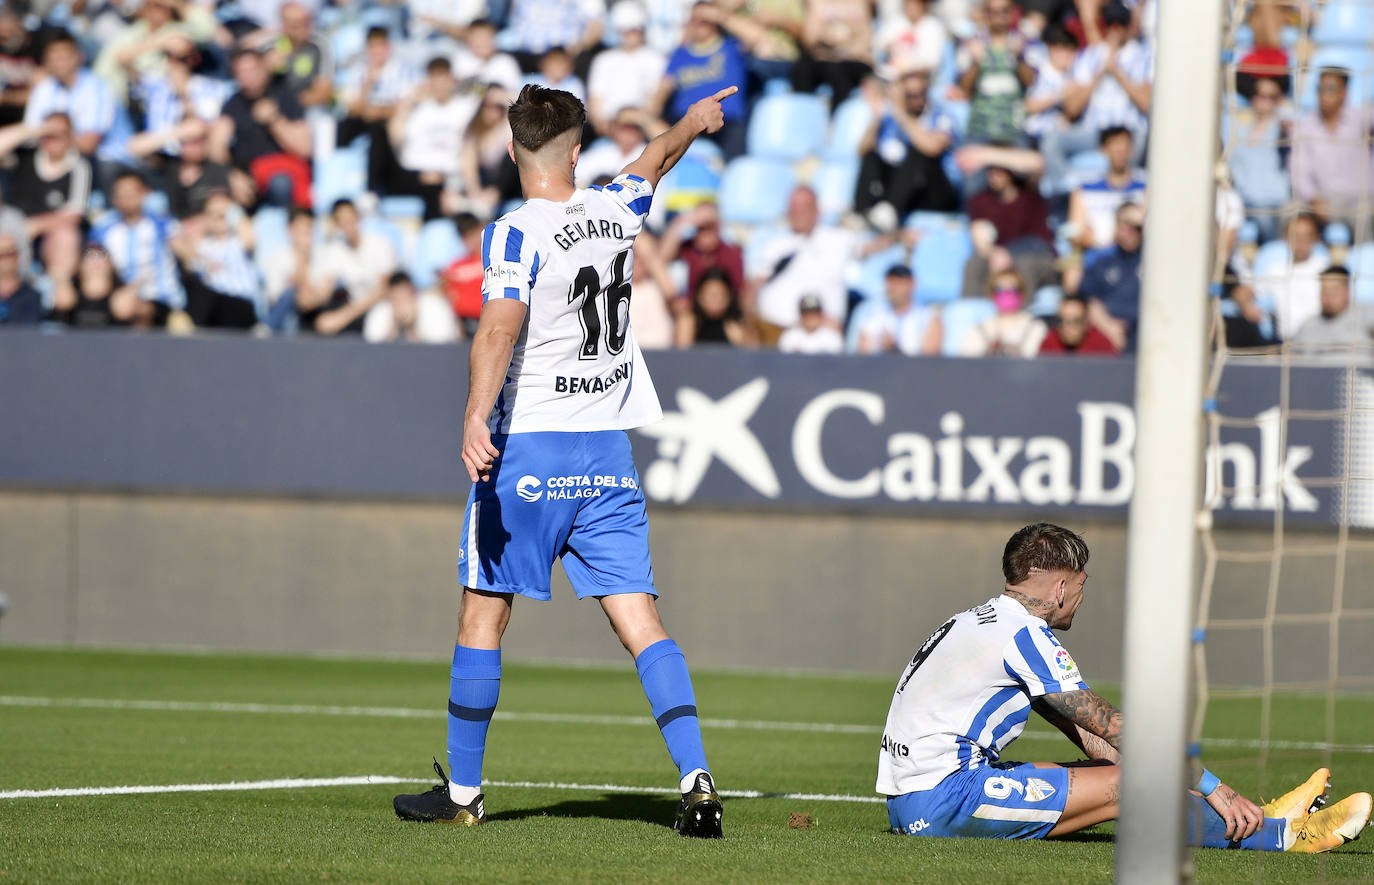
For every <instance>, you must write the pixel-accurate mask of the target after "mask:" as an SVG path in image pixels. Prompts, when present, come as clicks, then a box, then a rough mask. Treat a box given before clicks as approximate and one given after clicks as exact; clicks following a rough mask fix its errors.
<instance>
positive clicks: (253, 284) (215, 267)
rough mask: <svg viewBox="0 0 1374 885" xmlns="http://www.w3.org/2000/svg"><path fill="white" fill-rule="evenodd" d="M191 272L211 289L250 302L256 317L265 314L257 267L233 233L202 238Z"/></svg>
mask: <svg viewBox="0 0 1374 885" xmlns="http://www.w3.org/2000/svg"><path fill="white" fill-rule="evenodd" d="M194 270H195V272H196V273H197V274H199V275H200V278H201V280H202V281H204V283H205V285H207V286H209V287H210V288H211V289H214V290H215V291H216V292H219V293H220V294H222V295H232V296H233V297H235V298H242V299H243V300H244V301H251V302H252V303H253V304H254V305H255V306H256V307H257V308H258V310H259V313H265V310H264V308H265V307H266V305H265V304H264V303H263V297H262V283H261V282H260V281H259V279H258V269H257V266H256V265H254V264H253V259H251V258H249V257H248V252H247V250H246V249H244V248H243V242H242V241H241V240H240V239H239V238H238V237H236V236H234V235H233V234H232V233H230V234H227V235H225V236H222V237H213V236H206V237H202V238H201V239H200V240H199V241H198V242H197V243H196V257H195V266H194Z"/></svg>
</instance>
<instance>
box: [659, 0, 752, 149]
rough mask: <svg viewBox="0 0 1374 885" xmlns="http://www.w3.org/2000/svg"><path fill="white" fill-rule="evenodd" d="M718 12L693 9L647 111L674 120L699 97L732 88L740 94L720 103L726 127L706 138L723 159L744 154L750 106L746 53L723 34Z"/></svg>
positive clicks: (700, 6)
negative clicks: (747, 110) (716, 145)
mask: <svg viewBox="0 0 1374 885" xmlns="http://www.w3.org/2000/svg"><path fill="white" fill-rule="evenodd" d="M718 18H719V10H717V9H716V8H715V7H714V6H712V5H711V4H710V3H709V2H705V0H702V2H698V3H696V4H695V5H694V6H692V13H691V16H690V17H689V18H688V19H687V26H686V27H685V28H684V29H683V33H682V45H681V46H679V47H678V48H677V49H676V50H674V51H673V54H672V55H671V56H669V58H668V67H667V70H666V71H665V73H664V75H663V80H662V82H661V83H660V84H659V87H658V92H657V93H655V94H654V99H653V102H652V103H651V105H650V107H649V110H650V112H652V113H653V114H655V115H656V116H659V117H664V116H665V110H664V109H665V108H666V109H667V110H666V116H667V118H669V119H673V120H677V119H680V118H681V117H682V115H683V114H685V113H687V108H688V107H690V106H691V105H692V103H693V102H695V101H697V100H698V99H701V98H705V97H706V96H708V95H714V94H715V93H717V92H719V91H720V90H722V89H726V88H728V87H730V86H735V87H738V89H739V93H738V94H737V95H733V96H731V97H730V98H728V99H726V100H725V101H723V102H721V110H722V111H723V112H724V114H725V126H724V127H722V128H721V130H720V131H719V132H717V133H715V134H714V135H707V136H706V137H707V138H710V139H712V140H713V141H715V142H716V144H718V145H720V148H721V151H723V152H724V154H725V156H726V158H727V159H733V158H734V157H737V156H739V155H740V154H742V153H744V147H745V128H746V127H745V125H744V123H745V121H746V117H745V109H746V108H747V107H748V103H749V92H748V88H749V87H748V83H747V79H748V78H747V74H746V71H745V61H744V52H743V50H742V49H741V48H740V45H739V42H738V41H737V40H735V38H734V37H728V36H726V35H724V34H722V33H721V29H720V25H719V24H717V19H718Z"/></svg>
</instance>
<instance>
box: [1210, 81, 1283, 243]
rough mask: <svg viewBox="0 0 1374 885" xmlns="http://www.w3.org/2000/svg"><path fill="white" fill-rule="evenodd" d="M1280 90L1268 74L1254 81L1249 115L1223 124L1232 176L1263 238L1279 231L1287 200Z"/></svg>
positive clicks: (1281, 93) (1281, 94) (1271, 237)
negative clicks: (1279, 223)
mask: <svg viewBox="0 0 1374 885" xmlns="http://www.w3.org/2000/svg"><path fill="white" fill-rule="evenodd" d="M1282 101H1283V91H1282V90H1281V89H1280V88H1279V84H1278V82H1277V81H1275V80H1274V79H1272V78H1270V77H1262V78H1259V79H1257V80H1255V86H1254V93H1253V96H1252V97H1251V99H1250V110H1251V112H1252V114H1251V116H1250V117H1249V118H1248V119H1247V118H1245V117H1242V116H1237V117H1235V118H1234V119H1232V120H1230V121H1228V125H1227V126H1226V127H1224V131H1225V133H1226V134H1227V136H1228V138H1229V141H1230V155H1231V179H1232V181H1233V182H1234V183H1235V187H1236V191H1237V192H1238V193H1239V194H1240V197H1241V200H1242V201H1244V203H1245V208H1246V209H1251V210H1259V211H1258V212H1255V213H1254V218H1255V222H1256V223H1257V224H1258V225H1259V227H1260V233H1261V235H1262V236H1263V238H1264V239H1266V240H1271V239H1273V238H1274V236H1275V234H1276V233H1277V232H1278V212H1279V209H1281V208H1282V207H1283V205H1284V204H1285V203H1287V202H1288V173H1287V171H1286V170H1285V169H1284V165H1283V162H1284V156H1283V153H1281V149H1280V146H1279V143H1280V142H1281V141H1283V139H1284V133H1283V124H1282V121H1281V120H1280V118H1279V113H1278V111H1279V104H1280V103H1281V102H1282Z"/></svg>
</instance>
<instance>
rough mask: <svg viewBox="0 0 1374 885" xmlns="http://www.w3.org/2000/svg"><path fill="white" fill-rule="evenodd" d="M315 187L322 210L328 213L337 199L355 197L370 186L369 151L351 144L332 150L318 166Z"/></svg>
mask: <svg viewBox="0 0 1374 885" xmlns="http://www.w3.org/2000/svg"><path fill="white" fill-rule="evenodd" d="M355 144H356V143H355ZM314 190H315V211H316V212H317V213H319V214H326V213H328V212H329V208H330V207H331V206H333V205H334V201H335V200H338V199H342V198H343V197H348V198H349V199H355V198H356V197H357V196H358V194H360V193H362V192H363V191H365V190H367V152H366V151H360V150H355V149H354V145H349V146H348V147H347V148H342V149H340V150H336V151H335V152H334V153H332V154H330V155H329V156H328V157H326V158H325V161H324V162H323V163H321V164H320V165H319V167H317V168H316V169H315V182H314Z"/></svg>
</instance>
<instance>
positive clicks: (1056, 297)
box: [1026, 286, 1064, 319]
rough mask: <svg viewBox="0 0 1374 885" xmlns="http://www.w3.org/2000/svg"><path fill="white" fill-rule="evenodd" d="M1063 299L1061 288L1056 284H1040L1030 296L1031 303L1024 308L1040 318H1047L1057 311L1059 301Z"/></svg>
mask: <svg viewBox="0 0 1374 885" xmlns="http://www.w3.org/2000/svg"><path fill="white" fill-rule="evenodd" d="M1063 300H1064V290H1063V289H1061V288H1059V287H1058V286H1041V287H1040V288H1039V289H1036V290H1035V294H1034V295H1033V296H1031V303H1030V304H1028V305H1027V306H1026V309H1027V310H1029V311H1030V312H1031V313H1033V314H1035V315H1036V316H1038V317H1040V318H1041V319H1047V318H1049V317H1052V316H1055V315H1056V314H1058V313H1059V302H1061V301H1063Z"/></svg>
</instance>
